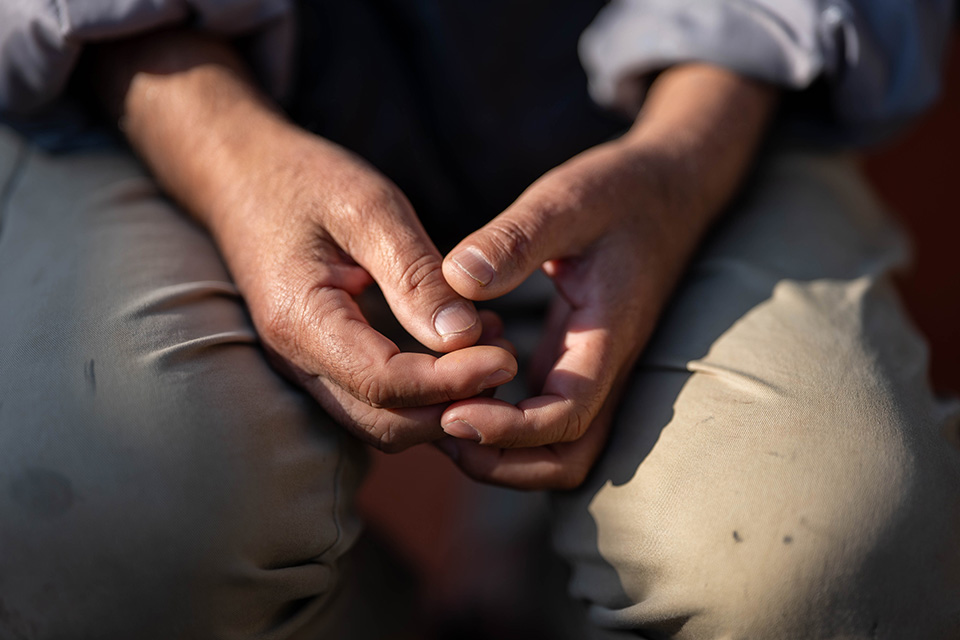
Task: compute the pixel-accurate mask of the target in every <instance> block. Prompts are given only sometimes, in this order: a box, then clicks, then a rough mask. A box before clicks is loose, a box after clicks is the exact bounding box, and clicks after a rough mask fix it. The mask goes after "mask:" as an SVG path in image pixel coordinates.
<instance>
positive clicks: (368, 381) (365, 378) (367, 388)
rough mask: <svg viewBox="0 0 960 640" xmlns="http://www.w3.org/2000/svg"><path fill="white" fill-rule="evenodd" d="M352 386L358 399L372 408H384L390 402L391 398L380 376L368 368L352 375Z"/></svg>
mask: <svg viewBox="0 0 960 640" xmlns="http://www.w3.org/2000/svg"><path fill="white" fill-rule="evenodd" d="M353 388H354V390H355V394H356V396H357V397H358V399H360V400H362V401H363V402H364V403H366V404H367V405H368V406H370V407H372V408H373V409H385V408H387V407H389V406H390V404H391V402H390V400H391V398H390V397H389V394H388V393H387V391H386V389H385V387H384V385H383V383H382V381H381V380H380V377H379V376H377V375H375V374H373V373H372V372H370V371H369V370H364V371H362V372H360V373H357V374H356V375H355V376H354V380H353Z"/></svg>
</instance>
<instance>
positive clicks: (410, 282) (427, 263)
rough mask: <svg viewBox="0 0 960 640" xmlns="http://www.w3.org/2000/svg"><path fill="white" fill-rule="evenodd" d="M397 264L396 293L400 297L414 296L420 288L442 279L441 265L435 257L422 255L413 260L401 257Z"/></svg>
mask: <svg viewBox="0 0 960 640" xmlns="http://www.w3.org/2000/svg"><path fill="white" fill-rule="evenodd" d="M398 262H400V263H401V264H400V265H398V266H399V268H398V269H397V273H399V276H398V278H397V293H399V294H401V295H414V294H416V293H417V292H419V291H420V290H421V289H422V287H424V286H429V285H430V284H432V283H434V282H437V278H442V277H443V276H442V273H443V272H442V267H443V263H442V262H441V261H440V259H439V258H438V257H436V256H433V255H430V254H423V255H420V256H418V257H415V258H413V259H410V258H409V257H408V258H406V259H404V258H403V257H401V258H400V259H399V260H398Z"/></svg>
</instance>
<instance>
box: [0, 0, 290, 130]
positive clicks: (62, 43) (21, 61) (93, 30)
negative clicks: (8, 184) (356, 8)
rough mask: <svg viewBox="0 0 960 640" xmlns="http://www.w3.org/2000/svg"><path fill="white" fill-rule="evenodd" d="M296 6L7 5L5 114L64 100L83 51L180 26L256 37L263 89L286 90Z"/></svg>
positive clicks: (1, 19) (258, 0) (223, 0)
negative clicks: (61, 97)
mask: <svg viewBox="0 0 960 640" xmlns="http://www.w3.org/2000/svg"><path fill="white" fill-rule="evenodd" d="M291 14H292V7H291V0H45V1H42V2H41V1H39V0H3V1H2V2H0V112H8V113H13V114H29V113H31V112H34V111H37V110H39V109H41V108H43V107H45V106H47V105H49V104H50V103H52V102H54V101H55V100H56V99H57V98H58V97H59V95H60V94H61V93H62V92H63V90H64V87H65V86H66V84H67V80H68V79H69V77H70V73H71V71H72V70H73V68H74V66H75V64H76V62H77V59H78V58H79V56H80V53H81V51H82V50H83V47H84V45H86V44H88V43H92V42H96V41H99V40H107V39H114V38H123V37H128V36H131V35H135V34H136V33H139V32H144V31H148V30H151V29H157V28H161V27H166V26H172V25H176V24H190V25H193V26H196V27H197V28H199V29H203V30H207V31H210V32H213V33H217V34H219V35H224V36H229V37H239V36H244V35H251V36H252V37H251V38H249V39H248V40H247V41H248V42H249V49H248V50H247V51H246V52H245V53H247V55H248V58H249V59H250V61H251V63H252V64H253V66H254V71H255V73H256V74H257V76H258V77H259V78H260V79H261V81H262V82H263V85H264V87H265V88H266V89H267V90H268V91H270V92H271V93H272V94H274V95H275V96H277V97H280V96H282V94H283V92H284V91H285V90H286V89H287V88H288V85H289V82H290V73H291V55H292V48H293V28H292V15H291Z"/></svg>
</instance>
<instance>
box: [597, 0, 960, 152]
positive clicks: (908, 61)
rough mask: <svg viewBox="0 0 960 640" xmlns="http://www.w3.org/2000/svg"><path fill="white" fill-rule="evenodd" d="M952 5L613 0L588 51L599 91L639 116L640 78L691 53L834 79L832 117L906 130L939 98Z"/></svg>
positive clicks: (866, 133) (816, 79) (762, 74)
mask: <svg viewBox="0 0 960 640" xmlns="http://www.w3.org/2000/svg"><path fill="white" fill-rule="evenodd" d="M952 5H953V2H952V0H614V1H613V2H611V3H610V4H609V5H607V6H606V7H605V8H604V9H603V10H602V11H601V12H600V14H599V15H598V16H597V18H596V19H595V20H594V22H593V23H592V24H591V25H590V26H589V27H588V28H587V30H586V31H585V32H584V33H583V35H582V37H581V40H580V58H581V61H582V62H583V65H584V68H585V69H586V71H587V75H588V77H589V80H590V92H591V95H592V96H593V98H594V99H595V100H596V101H597V102H598V103H600V104H601V105H604V106H609V107H615V108H619V109H621V110H629V111H632V112H634V113H635V112H636V109H638V108H639V104H638V101H639V100H640V99H642V93H639V92H638V91H636V79H637V78H638V77H643V76H644V75H645V74H649V73H650V72H653V71H657V70H660V69H663V68H665V67H667V66H670V65H674V64H678V63H682V62H691V61H701V62H710V63H714V64H718V65H720V66H724V67H727V68H730V69H732V70H734V71H737V72H739V73H743V74H745V75H748V76H751V77H754V78H758V79H761V80H765V81H768V82H771V83H774V84H777V85H779V86H781V87H784V88H786V89H792V90H796V91H802V90H805V89H808V88H810V87H811V86H812V85H813V84H814V83H817V84H818V85H819V84H823V85H825V88H826V95H827V101H828V103H829V104H828V107H827V110H828V112H829V113H828V118H829V119H830V120H831V121H832V123H833V125H835V126H836V127H839V128H845V129H848V130H855V131H856V132H857V133H858V134H861V135H848V136H846V137H847V138H852V139H863V138H870V137H874V134H878V133H879V134H881V135H882V133H883V132H885V131H888V130H890V129H894V128H896V127H898V126H899V125H900V124H902V123H903V122H904V121H906V120H908V119H909V118H911V117H912V116H914V115H916V114H917V113H919V112H920V111H922V110H923V109H924V108H925V107H927V106H929V105H930V104H931V103H932V102H933V100H934V99H935V98H936V96H937V95H938V92H939V86H940V85H939V74H940V67H941V64H942V59H943V56H944V52H945V48H946V43H947V39H948V36H949V29H950V26H951V24H952V21H951V13H952ZM630 85H633V86H632V87H631V86H630ZM848 133H849V131H848Z"/></svg>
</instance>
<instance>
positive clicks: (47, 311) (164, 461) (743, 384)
mask: <svg viewBox="0 0 960 640" xmlns="http://www.w3.org/2000/svg"><path fill="white" fill-rule="evenodd" d="M904 258H905V247H904V244H903V242H902V240H901V238H900V236H899V235H898V233H897V231H896V230H895V229H894V228H893V227H892V226H891V224H890V223H889V222H888V221H887V220H886V218H885V217H884V215H883V214H882V213H881V211H880V209H879V207H878V206H877V204H876V202H874V200H873V199H872V197H871V195H870V193H869V192H868V191H867V190H866V189H865V187H864V186H863V184H862V182H861V180H860V178H859V176H858V174H857V172H856V169H855V167H854V166H853V164H852V163H851V162H850V161H848V160H846V159H843V158H833V157H823V156H815V155H803V154H777V155H774V156H770V157H767V158H764V159H763V160H762V161H761V163H760V167H759V171H758V174H757V176H756V178H755V179H754V180H753V183H752V184H751V185H750V186H749V187H748V189H747V190H746V193H745V195H744V197H743V198H742V199H741V200H740V201H739V202H737V203H736V204H735V205H734V206H733V207H731V211H730V214H729V216H728V217H727V218H726V220H725V221H724V222H723V223H722V224H721V225H720V226H719V227H718V228H717V230H716V231H715V233H714V234H713V235H712V237H711V238H709V240H708V241H707V243H706V244H705V246H704V249H703V251H702V253H701V254H700V256H699V257H698V258H697V260H696V262H695V264H694V265H693V266H692V268H691V270H690V272H689V274H688V276H687V278H686V279H685V281H684V283H683V284H682V285H681V287H680V289H679V290H678V292H677V294H676V296H675V298H674V300H673V304H672V306H671V307H670V309H669V310H668V311H667V312H666V313H665V315H664V316H663V320H662V322H661V325H660V328H659V330H658V333H657V334H656V336H655V337H654V339H653V340H652V342H651V344H650V347H649V348H648V350H647V351H646V353H645V355H644V357H643V360H642V362H641V363H640V364H639V365H638V367H637V369H636V373H635V375H634V378H633V380H632V382H631V384H630V386H629V389H628V392H627V393H626V396H625V399H624V402H623V406H622V407H621V410H620V413H619V416H618V419H617V423H616V427H615V429H614V432H613V435H612V439H611V441H610V445H609V447H608V448H607V451H606V453H605V455H604V456H603V458H602V459H601V460H600V462H599V464H598V465H597V467H596V469H595V471H594V473H593V474H592V475H591V477H590V478H589V479H588V481H587V483H586V484H585V486H584V487H583V488H581V489H578V490H576V491H573V492H569V493H564V494H562V495H557V496H555V497H554V502H555V510H554V521H553V527H554V528H553V531H554V540H555V544H556V548H557V550H558V551H559V552H560V553H561V555H563V556H564V557H565V558H566V559H567V560H568V561H569V563H570V564H571V566H572V570H573V573H572V580H571V584H570V593H571V595H572V596H573V597H574V598H576V599H578V600H581V601H584V602H586V604H587V606H588V609H589V615H590V620H591V625H592V633H594V634H595V635H596V637H598V638H601V637H603V638H606V637H610V638H613V637H620V636H621V635H623V636H625V637H646V638H666V637H671V638H673V637H675V638H833V637H837V638H840V637H843V638H908V637H909V638H957V637H960V451H958V449H960V447H958V417H957V416H958V414H957V411H956V407H955V406H953V405H950V404H947V403H945V402H942V401H938V400H937V399H936V398H935V397H934V396H933V395H932V394H931V392H930V390H929V387H928V383H927V379H926V355H925V347H924V345H923V343H922V341H921V340H920V339H919V338H918V337H917V335H916V333H915V332H914V331H913V329H912V328H911V327H910V325H909V322H908V321H907V319H906V318H905V317H904V315H903V312H902V310H901V308H900V306H899V303H898V301H897V299H896V297H895V295H894V294H893V292H892V290H891V287H890V282H889V272H890V270H891V269H892V268H894V267H895V266H897V265H899V264H900V263H902V262H903V260H904ZM507 322H508V324H509V323H510V318H507ZM0 335H2V336H3V338H2V340H0V363H2V364H0V367H2V369H0V640H8V639H14V638H31V639H36V640H40V639H55V638H71V639H79V638H97V639H106V640H114V639H121V638H123V639H128V638H137V639H140V640H151V639H154V638H156V639H163V640H170V639H171V638H178V639H179V638H203V639H209V638H217V639H219V638H224V639H228V638H229V639H232V638H238V639H239V638H254V637H256V638H260V639H263V640H272V639H277V640H279V639H288V638H298V639H299V638H318V639H319V638H360V637H363V636H365V635H366V636H369V637H388V636H387V634H388V631H385V630H384V629H389V628H390V625H389V622H388V623H387V624H386V626H385V627H384V628H381V629H377V628H375V625H373V622H372V621H373V620H375V619H377V618H379V619H384V618H387V619H389V618H390V616H391V615H393V614H392V613H391V611H390V606H389V602H388V600H387V599H386V598H381V597H380V596H374V595H373V594H371V593H370V592H367V591H363V592H362V593H361V594H360V595H359V596H358V595H357V593H356V591H358V589H357V588H356V587H355V584H356V583H357V574H358V573H360V571H359V569H357V568H356V567H355V566H354V565H353V564H352V563H353V557H354V556H355V553H354V551H353V548H354V543H355V541H356V540H357V537H358V534H359V530H360V525H359V523H358V521H357V519H356V517H355V516H354V515H353V513H352V496H353V492H354V490H355V488H356V486H357V484H358V482H359V479H360V476H361V475H362V466H363V460H362V453H361V451H360V449H359V448H358V447H357V446H356V444H355V443H353V442H352V441H351V440H350V438H349V437H347V436H345V435H344V433H343V432H341V430H340V429H339V428H338V427H337V426H336V425H335V424H333V423H332V421H331V420H330V419H329V418H328V417H327V416H325V415H324V414H323V412H321V411H320V410H319V409H318V408H317V406H316V405H315V404H314V403H313V402H312V401H311V400H310V399H309V398H307V397H306V396H305V395H304V394H303V393H301V392H300V391H299V390H297V389H296V388H294V387H292V386H290V385H288V384H287V383H286V382H284V381H283V380H282V379H281V378H279V377H278V376H277V375H276V374H275V373H274V372H273V371H272V370H271V369H270V368H269V366H268V365H267V363H266V361H265V359H264V357H263V354H262V352H261V350H260V348H259V346H258V342H257V337H256V335H255V333H254V332H253V330H252V328H251V325H250V321H249V318H248V317H247V315H246V312H245V309H244V306H243V303H242V301H241V299H240V298H239V296H238V295H237V292H236V289H235V288H234V286H233V285H232V284H231V281H230V278H229V274H228V273H227V272H226V270H225V268H224V266H223V264H222V263H221V261H220V258H219V256H218V255H217V252H216V250H215V248H214V246H213V245H212V244H211V242H210V240H209V238H208V237H207V236H206V235H205V234H204V233H203V232H202V231H201V230H200V229H199V228H197V227H196V226H195V225H194V224H193V223H191V222H190V221H189V220H188V219H187V218H186V217H185V216H184V215H182V214H181V213H180V212H179V211H177V209H176V208H175V207H173V206H172V205H171V204H170V203H169V202H168V201H167V200H165V199H163V198H162V196H161V195H160V194H159V192H158V190H157V187H156V185H155V184H154V182H153V181H152V180H151V179H150V178H149V177H147V176H146V175H145V174H144V172H143V170H142V169H141V168H140V167H139V166H138V165H137V163H136V162H135V161H134V160H132V159H131V158H130V157H129V156H128V155H126V154H125V153H122V152H118V151H102V152H96V153H86V154H75V155H66V156H59V157H50V156H47V155H45V154H44V153H42V152H40V151H38V150H36V149H34V148H31V147H30V146H29V145H27V144H26V143H24V142H23V141H22V140H20V139H18V138H17V137H16V136H14V135H13V134H10V133H9V132H6V131H0ZM351 594H352V595H351ZM351 598H352V599H351ZM364 599H366V600H364ZM357 601H359V602H361V604H362V606H361V607H360V609H359V610H360V611H363V612H365V615H363V616H360V617H359V618H358V617H356V616H353V617H350V613H349V609H350V606H351V605H350V603H351V602H354V603H355V602H357ZM371 612H372V613H373V614H377V615H371ZM368 627H370V628H368Z"/></svg>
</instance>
